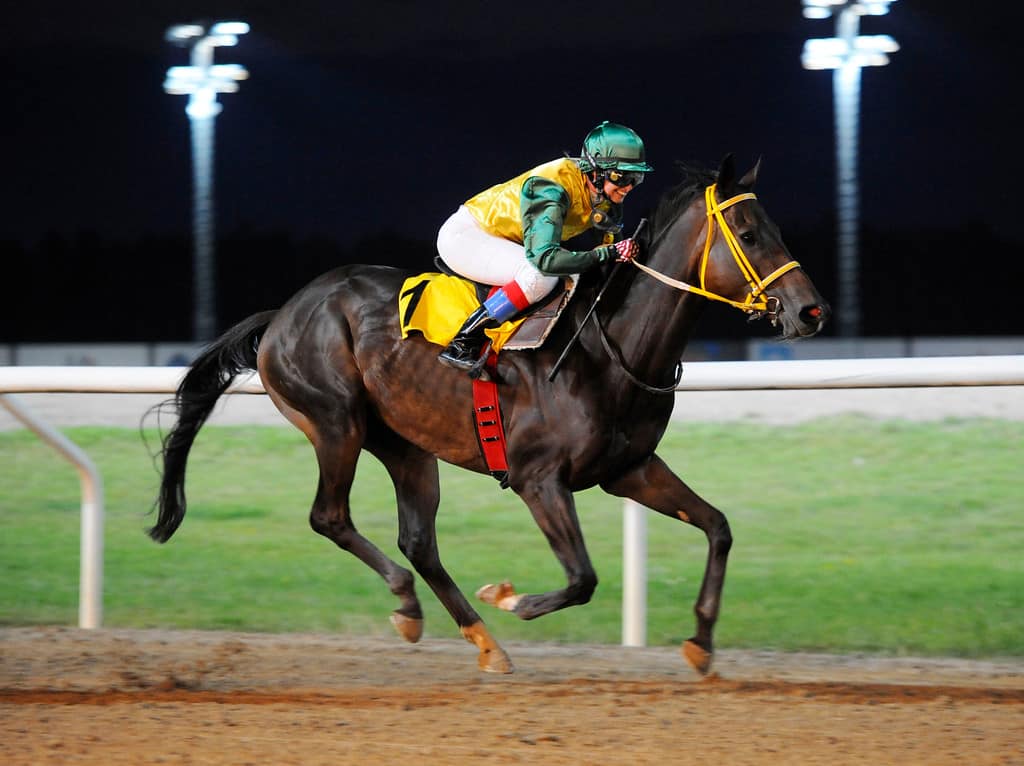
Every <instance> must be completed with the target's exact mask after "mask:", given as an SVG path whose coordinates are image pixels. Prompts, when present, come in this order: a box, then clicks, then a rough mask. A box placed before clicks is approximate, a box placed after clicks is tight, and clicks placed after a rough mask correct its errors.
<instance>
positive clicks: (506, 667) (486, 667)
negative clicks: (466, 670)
mask: <svg viewBox="0 0 1024 766" xmlns="http://www.w3.org/2000/svg"><path fill="white" fill-rule="evenodd" d="M477 665H479V666H480V670H482V671H484V672H485V673H512V672H515V667H514V666H513V665H512V660H510V659H509V656H508V655H507V654H506V653H505V650H504V649H502V648H501V647H500V646H497V647H495V648H493V649H487V650H485V651H482V652H480V656H479V657H478V658H477Z"/></svg>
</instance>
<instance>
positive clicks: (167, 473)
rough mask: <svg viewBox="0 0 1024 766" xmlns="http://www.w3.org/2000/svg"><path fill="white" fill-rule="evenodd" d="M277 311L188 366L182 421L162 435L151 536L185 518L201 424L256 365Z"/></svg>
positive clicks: (246, 324) (178, 402) (166, 533)
mask: <svg viewBox="0 0 1024 766" xmlns="http://www.w3.org/2000/svg"><path fill="white" fill-rule="evenodd" d="M276 313H277V312H276V311H264V312H261V313H259V314H253V315H252V316H251V317H249V318H248V319H244V320H242V321H241V322H239V323H238V324H236V325H235V326H234V327H232V328H231V329H230V330H228V331H227V332H226V333H224V334H223V335H221V336H220V337H219V338H218V339H217V340H215V341H214V342H213V343H211V344H210V345H209V346H207V347H206V348H205V349H204V350H203V352H202V353H201V354H200V355H199V356H198V358H196V360H195V361H194V362H193V363H192V364H191V366H190V367H189V368H188V372H187V373H186V374H185V377H184V378H183V379H182V381H181V384H180V385H179V386H178V390H177V392H176V393H175V395H174V408H175V411H176V412H177V414H178V421H177V423H175V424H174V427H173V428H172V429H171V430H170V432H169V433H168V434H167V436H165V437H164V438H163V448H162V450H161V457H162V458H163V476H162V478H161V480H160V495H159V497H158V498H157V501H156V507H157V509H158V514H157V521H156V524H154V525H153V526H152V527H151V528H150V529H149V530H147V531H148V533H149V536H150V537H152V538H153V539H154V540H156V541H157V542H159V543H165V542H167V541H168V540H169V539H170V538H171V535H173V534H174V532H175V530H177V528H178V526H179V525H180V524H181V522H182V520H183V519H184V518H185V465H186V463H187V462H188V453H189V450H190V449H192V442H194V441H195V438H196V435H197V434H198V433H199V429H200V428H202V427H203V424H204V423H205V422H206V419H207V418H208V417H209V416H210V413H211V412H213V408H214V405H216V404H217V400H218V399H219V398H220V396H221V394H223V393H224V392H225V391H227V389H228V386H230V385H231V382H232V381H233V380H234V379H235V376H236V375H238V374H239V373H240V372H244V371H245V370H255V369H256V350H257V349H258V348H259V341H260V336H261V335H262V334H263V331H264V330H266V328H267V325H269V324H270V320H271V319H273V317H274V314H276Z"/></svg>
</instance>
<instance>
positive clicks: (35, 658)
mask: <svg viewBox="0 0 1024 766" xmlns="http://www.w3.org/2000/svg"><path fill="white" fill-rule="evenodd" d="M506 649H507V650H508V651H509V653H510V655H511V656H512V658H513V661H514V662H515V663H516V666H517V670H516V673H515V674H513V675H510V676H493V675H488V674H482V673H480V672H479V671H478V670H477V669H476V658H475V655H476V650H475V649H474V648H473V647H471V646H470V645H468V644H465V643H463V642H461V641H458V640H451V641H444V640H429V641H425V642H424V643H422V644H418V645H407V644H404V643H402V642H401V641H400V640H399V639H398V638H395V639H393V640H389V639H383V638H377V639H358V638H345V637H335V636H324V635H274V636H271V635H254V634H239V633H209V632H198V631H181V632H169V631H129V630H100V631H81V630H77V629H70V628H5V629H0V762H2V763H4V764H7V765H8V766H16V765H17V766H20V765H22V764H24V765H26V766H28V765H29V764H32V765H33V766H35V765H36V764H104V765H108V764H112V765H117V764H133V765H134V764H158V763H163V764H179V763H180V764H185V763H187V764H282V765H285V766H287V765H290V764H296V765H298V764H303V766H308V765H311V764H332V766H337V765H338V764H357V763H358V764H396V763H399V764H400V763H402V762H404V761H408V762H415V763H416V764H450V763H457V762H461V761H466V760H469V761H482V762H486V763H498V764H513V763H543V764H573V765H574V766H576V765H578V764H649V763H650V764H655V763H656V764H676V763H698V762H700V763H729V764H766V763H787V764H797V763H799V764H818V763H820V764H826V763H827V764H932V765H938V766H943V765H944V764H962V763H965V762H969V763H972V764H1019V763H1024V662H1021V661H1005V662H971V661H964V660H937V659H908V658H898V659H896V658H888V659H880V658H871V657H864V656H852V657H833V656H826V655H812V654H777V653H771V652H743V651H724V652H722V653H721V654H720V655H719V657H718V659H717V662H716V666H715V671H716V672H715V674H713V675H712V676H711V677H709V678H708V679H700V678H698V677H696V676H695V675H694V674H693V673H692V672H691V671H690V670H689V669H688V668H686V667H685V665H684V664H683V662H682V660H681V658H680V656H679V654H678V652H677V651H675V650H673V649H666V648H656V649H623V648H620V647H609V646H563V645H545V644H525V643H511V644H507V645H506Z"/></svg>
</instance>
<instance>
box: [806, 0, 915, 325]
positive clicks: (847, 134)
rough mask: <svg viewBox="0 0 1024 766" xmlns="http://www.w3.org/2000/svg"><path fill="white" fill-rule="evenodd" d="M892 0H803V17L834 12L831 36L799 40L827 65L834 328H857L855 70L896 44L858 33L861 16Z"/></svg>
mask: <svg viewBox="0 0 1024 766" xmlns="http://www.w3.org/2000/svg"><path fill="white" fill-rule="evenodd" d="M894 1H895V0H876V1H874V2H872V1H871V0H803V5H804V18H808V19H827V18H828V17H830V16H835V18H836V36H835V37H827V38H820V39H812V40H808V41H807V42H806V43H804V51H803V56H802V63H803V65H804V68H805V69H831V70H833V73H832V91H833V98H834V100H835V123H836V214H837V215H836V218H837V222H836V223H837V259H838V264H837V266H838V270H837V273H838V282H839V301H838V307H837V310H836V323H837V326H838V329H839V334H840V335H841V336H844V337H851V338H855V337H858V336H859V335H860V333H861V312H860V288H859V285H858V272H859V264H858V239H859V237H858V234H859V221H858V217H859V212H860V200H859V193H858V188H857V130H858V122H859V119H860V116H859V112H860V70H861V67H865V66H884V65H885V64H888V63H889V57H888V56H887V55H886V54H888V53H893V52H895V51H897V50H899V45H898V44H897V43H896V41H895V40H894V39H892V38H891V37H890V36H889V35H860V34H858V32H859V31H860V17H861V16H883V15H885V14H886V13H888V12H889V4H890V3H892V2H894Z"/></svg>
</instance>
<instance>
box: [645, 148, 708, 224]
mask: <svg viewBox="0 0 1024 766" xmlns="http://www.w3.org/2000/svg"><path fill="white" fill-rule="evenodd" d="M675 166H676V169H677V170H678V171H679V172H680V173H681V174H682V176H683V179H682V180H681V181H680V182H679V183H678V184H676V185H675V186H673V187H672V188H671V189H669V190H668V191H667V192H665V193H664V194H663V195H662V197H661V199H660V200H659V201H658V206H657V207H656V208H655V210H654V215H653V217H652V220H651V227H650V229H649V230H648V233H649V236H650V237H652V238H653V237H655V236H657V234H658V233H659V232H660V230H661V229H662V228H663V227H664V226H666V225H668V224H669V223H671V222H672V221H674V220H675V219H676V218H678V217H679V216H680V215H681V214H682V212H683V211H684V210H685V209H686V208H687V207H689V205H690V203H691V202H693V200H694V199H695V198H696V197H697V196H698V195H701V194H703V193H704V189H706V188H707V187H708V186H710V185H711V184H713V183H714V182H715V180H716V179H717V177H718V173H717V171H714V170H710V169H709V168H706V167H701V166H698V165H695V164H691V163H687V162H676V164H675ZM648 241H651V240H648Z"/></svg>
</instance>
